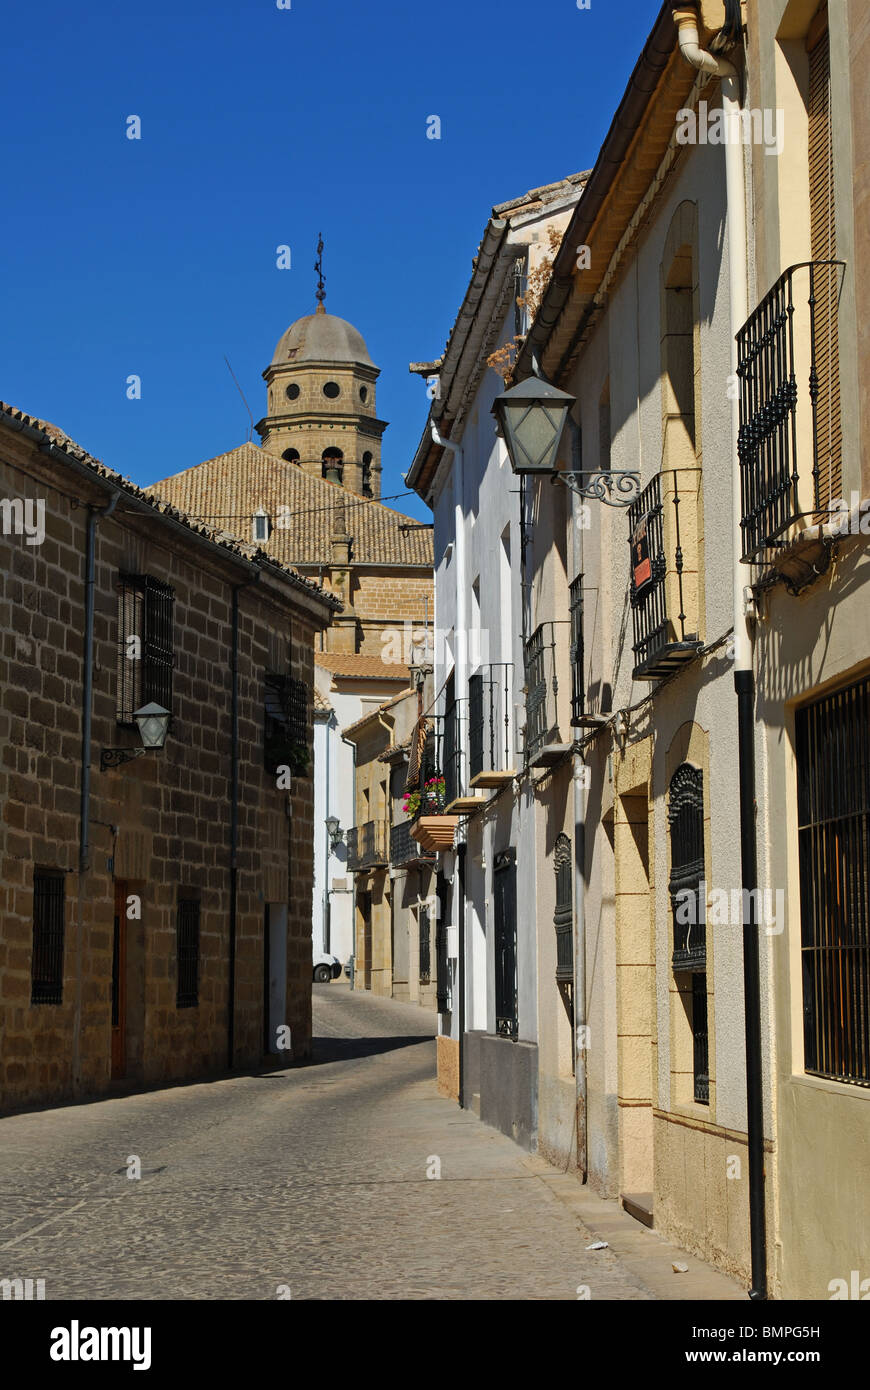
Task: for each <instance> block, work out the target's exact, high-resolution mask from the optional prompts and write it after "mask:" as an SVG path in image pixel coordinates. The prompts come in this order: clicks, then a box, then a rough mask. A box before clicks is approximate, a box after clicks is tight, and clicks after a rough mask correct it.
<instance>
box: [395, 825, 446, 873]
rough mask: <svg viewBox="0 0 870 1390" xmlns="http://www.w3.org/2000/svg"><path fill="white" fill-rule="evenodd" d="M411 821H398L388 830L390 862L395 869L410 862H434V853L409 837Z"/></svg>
mask: <svg viewBox="0 0 870 1390" xmlns="http://www.w3.org/2000/svg"><path fill="white" fill-rule="evenodd" d="M410 831H411V822H410V821H408V820H404V821H400V823H399V824H398V825H394V826H393V828H392V830H391V831H390V863H391V864H392V865H393V867H394V868H396V869H401V868H403V867H405V866H407V865H411V864H434V862H435V855H434V854H433V853H432V851H431V850H428V849H424V848H423V846H422V845H420V844H418V843H417V841H416V840H412V839H411V833H410Z"/></svg>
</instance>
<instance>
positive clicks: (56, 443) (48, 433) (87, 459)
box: [0, 401, 342, 612]
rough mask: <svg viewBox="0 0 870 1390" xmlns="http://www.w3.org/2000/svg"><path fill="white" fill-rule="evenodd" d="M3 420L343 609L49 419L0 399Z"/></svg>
mask: <svg viewBox="0 0 870 1390" xmlns="http://www.w3.org/2000/svg"><path fill="white" fill-rule="evenodd" d="M0 422H3V423H4V424H5V425H6V427H7V428H10V429H20V428H21V427H22V426H23V427H24V428H25V429H28V430H34V431H37V432H38V433H40V434H41V435H42V436H43V438H42V443H41V447H42V448H43V449H48V450H51V449H59V450H60V451H61V453H63V454H65V455H67V457H68V458H70V459H74V460H75V462H76V463H78V464H80V465H81V466H82V467H84V468H87V469H88V470H89V471H90V472H92V473H93V474H94V476H95V477H97V478H102V479H104V480H105V481H106V482H109V483H111V484H112V486H113V487H116V488H117V489H118V490H119V492H122V493H123V494H124V495H125V496H126V497H130V498H132V499H135V500H136V501H137V502H143V503H145V504H146V505H147V506H149V507H151V508H152V509H153V511H154V513H155V515H157V516H164V517H167V518H168V519H169V520H171V521H174V522H178V523H180V524H181V525H182V526H185V527H187V529H188V530H189V531H191V532H193V533H195V534H196V535H198V536H201V537H203V538H204V539H205V540H207V541H209V542H210V543H211V544H212V545H215V546H218V547H219V548H220V549H221V550H226V551H230V552H231V553H232V554H234V555H238V556H240V557H241V558H243V559H245V560H247V561H249V563H252V564H257V565H261V566H263V568H264V569H269V570H271V571H272V572H273V573H275V574H278V575H280V576H281V577H282V578H283V579H284V580H287V581H289V582H290V583H291V584H292V585H293V586H294V587H295V588H298V589H301V590H304V591H305V592H306V593H308V594H311V595H313V596H315V597H316V598H318V599H319V600H320V601H321V602H322V603H324V604H326V605H327V606H328V607H329V608H331V609H333V610H334V611H336V612H341V610H342V604H341V603H340V602H339V600H337V599H336V598H334V597H333V595H332V594H329V593H327V592H326V590H325V589H323V588H321V586H320V585H319V584H316V583H315V582H314V581H313V580H311V579H306V578H305V577H304V576H303V575H301V574H297V573H296V571H295V570H293V569H292V568H291V567H290V566H288V565H287V564H286V563H285V562H284V561H283V559H282V557H281V556H280V555H279V554H275V553H271V552H269V553H267V552H266V551H265V550H263V549H262V547H260V546H256V545H252V544H251V543H250V542H247V541H243V540H240V539H239V537H238V536H237V535H234V534H233V533H232V532H231V530H230V529H228V528H226V527H217V526H211V525H208V524H207V523H206V522H205V521H203V520H202V519H201V518H200V517H199V516H197V515H196V514H194V515H191V514H190V513H189V511H188V510H187V508H186V507H184V506H182V505H181V501H180V499H178V498H172V497H168V496H167V494H165V493H163V492H162V491H161V492H159V493H158V492H157V491H156V490H155V489H154V488H150V487H149V488H142V487H139V486H138V484H137V483H133V482H131V481H130V479H129V478H125V477H124V476H123V475H122V474H120V473H116V472H115V470H114V469H112V468H107V467H106V465H105V464H104V463H101V462H100V460H99V459H97V458H94V457H93V455H91V454H89V453H88V452H87V451H86V450H85V449H83V448H82V446H81V445H80V444H77V443H76V442H75V440H74V439H71V438H70V437H69V435H68V434H65V433H64V432H63V430H61V429H59V428H58V427H57V425H51V424H49V423H48V421H46V420H40V419H39V417H38V416H36V415H28V414H27V413H26V412H25V411H23V410H19V409H18V408H17V406H14V405H8V404H7V403H6V402H5V401H0Z"/></svg>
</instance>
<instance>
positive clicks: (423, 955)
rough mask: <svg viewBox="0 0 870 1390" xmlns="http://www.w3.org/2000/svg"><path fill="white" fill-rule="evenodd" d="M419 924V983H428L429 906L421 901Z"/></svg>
mask: <svg viewBox="0 0 870 1390" xmlns="http://www.w3.org/2000/svg"><path fill="white" fill-rule="evenodd" d="M418 920H419V924H420V984H421V985H428V984H429V982H430V977H431V972H432V958H431V944H430V940H429V908H428V906H427V904H426V903H423V904H422V905H421V907H420V912H419V917H418Z"/></svg>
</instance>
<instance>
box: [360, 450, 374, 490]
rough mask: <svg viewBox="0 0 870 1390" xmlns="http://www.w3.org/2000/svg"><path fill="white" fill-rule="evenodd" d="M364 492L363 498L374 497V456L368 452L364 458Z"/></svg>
mask: <svg viewBox="0 0 870 1390" xmlns="http://www.w3.org/2000/svg"><path fill="white" fill-rule="evenodd" d="M362 490H363V497H371V496H372V456H371V454H370V453H369V452H368V451H366V453H364V454H363V456H362Z"/></svg>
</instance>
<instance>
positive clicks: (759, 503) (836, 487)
mask: <svg viewBox="0 0 870 1390" xmlns="http://www.w3.org/2000/svg"><path fill="white" fill-rule="evenodd" d="M843 267H844V262H842V261H807V262H804V263H803V264H801V265H793V266H791V267H790V268H789V269H788V270H787V271H785V273H784V274H783V275H781V276H780V278H779V279H778V280H777V282H776V284H775V285H774V286H773V288H772V289H771V290H769V291H768V293H767V294H766V295H765V297H764V299H762V301H761V303H760V304H759V305H758V308H757V309H756V310H755V312H754V313H753V314H752V315H751V316H750V317H749V318H748V319H747V321H746V323H745V324H744V325H743V327H742V328H741V329H740V331H739V333H738V334H737V375H738V377H739V380H740V434H739V439H738V453H739V458H740V489H741V511H742V521H741V526H742V528H743V556H742V558H743V560H744V561H745V562H746V563H747V564H749V563H752V562H756V563H764V562H767V561H768V560H770V558H772V555H773V554H775V552H776V551H777V550H778V549H780V548H781V547H782V546H783V545H784V544H786V543H787V541H788V536H787V533H788V531H789V530H790V528H791V527H792V526H793V525H794V524H795V523H796V522H797V521H799V520H800V518H801V517H804V516H811V515H816V516H820V517H822V516H826V515H827V513H828V508H829V506H830V504H831V502H832V501H833V500H835V499H838V498H839V497H840V496H841V476H840V474H841V460H840V384H839V370H838V344H837V300H838V297H839V291H840V287H841V283H842V276H841V274H840V272H841V270H842V269H843ZM799 274H800V276H801V277H802V278H803V276H804V274H805V275H806V283H808V291H809V292H808V297H807V299H806V300H805V301H804V299H803V296H802V295H801V296H800V297H799V298H798V299H797V300H796V298H795V283H796V277H797V276H798V275H799ZM796 325H797V332H796V331H795V328H796ZM802 382H806V385H805V386H801V385H799V383H802Z"/></svg>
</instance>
